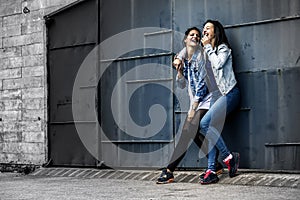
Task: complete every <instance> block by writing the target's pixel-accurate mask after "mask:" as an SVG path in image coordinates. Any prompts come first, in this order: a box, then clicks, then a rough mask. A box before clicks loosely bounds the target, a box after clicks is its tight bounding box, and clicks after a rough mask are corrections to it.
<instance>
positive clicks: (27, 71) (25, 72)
mask: <svg viewBox="0 0 300 200" xmlns="http://www.w3.org/2000/svg"><path fill="white" fill-rule="evenodd" d="M44 71H45V69H44V66H37V67H25V68H23V69H22V77H34V76H44V73H45V72H44Z"/></svg>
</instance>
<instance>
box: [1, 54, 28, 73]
mask: <svg viewBox="0 0 300 200" xmlns="http://www.w3.org/2000/svg"><path fill="white" fill-rule="evenodd" d="M0 61H1V66H0V70H1V69H11V68H21V67H22V66H23V59H22V57H12V58H2V59H1V58H0ZM5 78H6V77H5Z"/></svg>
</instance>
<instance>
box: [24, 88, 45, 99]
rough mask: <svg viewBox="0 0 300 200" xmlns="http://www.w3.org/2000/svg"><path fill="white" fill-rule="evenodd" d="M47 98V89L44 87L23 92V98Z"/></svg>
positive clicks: (27, 89)
mask: <svg viewBox="0 0 300 200" xmlns="http://www.w3.org/2000/svg"><path fill="white" fill-rule="evenodd" d="M44 97H45V89H44V88H43V87H39V88H26V89H23V90H22V98H23V99H28V98H32V99H33V98H44Z"/></svg>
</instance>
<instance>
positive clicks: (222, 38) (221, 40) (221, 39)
mask: <svg viewBox="0 0 300 200" xmlns="http://www.w3.org/2000/svg"><path fill="white" fill-rule="evenodd" d="M207 23H212V24H213V25H214V32H215V37H216V40H215V47H218V46H219V45H220V44H226V45H227V46H228V48H231V47H230V44H229V42H228V39H227V36H226V34H225V29H224V27H223V25H222V24H221V23H220V22H219V21H217V20H211V19H209V20H207V21H206V22H205V23H204V24H203V27H204V26H205V24H207Z"/></svg>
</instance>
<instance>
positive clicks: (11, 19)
mask: <svg viewBox="0 0 300 200" xmlns="http://www.w3.org/2000/svg"><path fill="white" fill-rule="evenodd" d="M22 19H24V16H23V15H22V14H18V15H9V16H5V17H3V26H12V25H18V24H21V23H23V21H22Z"/></svg>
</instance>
